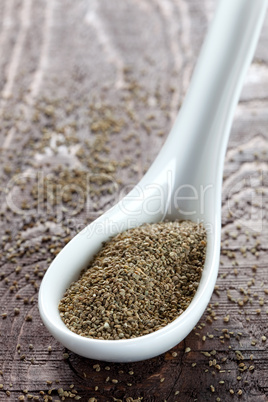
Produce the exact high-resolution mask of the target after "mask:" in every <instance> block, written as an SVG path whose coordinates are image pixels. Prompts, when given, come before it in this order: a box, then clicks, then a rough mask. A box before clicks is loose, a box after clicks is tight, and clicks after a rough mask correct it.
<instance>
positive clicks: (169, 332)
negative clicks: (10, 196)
mask: <svg viewBox="0 0 268 402" xmlns="http://www.w3.org/2000/svg"><path fill="white" fill-rule="evenodd" d="M266 7H267V0H254V1H252V0H236V1H233V0H220V1H219V4H218V7H217V10H216V14H215V17H214V19H213V21H212V24H211V26H210V29H209V32H208V35H207V38H206V40H205V43H204V45H203V48H202V51H201V54H200V57H199V60H198V63H197V65H196V68H195V72H194V74H193V78H192V82H191V85H190V88H189V90H188V93H187V95H186V98H185V101H184V104H183V106H182V107H181V110H180V112H179V115H178V117H177V119H176V121H175V124H174V126H173V128H172V130H171V132H170V134H169V136H168V138H167V140H166V142H165V144H164V146H163V148H162V150H161V151H160V153H159V155H158V156H157V158H156V160H155V161H154V163H153V164H152V166H151V168H150V169H149V170H148V172H147V173H146V175H145V176H144V177H143V179H142V180H141V181H140V182H139V183H138V185H137V186H136V187H135V188H134V189H133V190H132V191H131V192H130V193H129V194H128V195H127V196H126V197H125V198H123V199H122V200H121V201H120V202H119V203H118V204H116V205H115V206H114V207H113V208H111V209H110V210H109V211H108V212H106V213H105V214H104V215H102V216H101V217H99V218H98V219H96V220H95V221H94V222H93V223H91V224H90V225H88V226H87V227H86V228H85V229H84V230H82V231H81V232H80V233H79V234H78V235H76V236H75V237H74V238H73V239H72V240H71V241H70V242H69V243H68V244H67V245H66V246H65V247H64V249H63V250H62V251H61V252H60V253H59V254H58V256H57V257H56V258H55V260H54V261H53V262H52V264H51V266H50V267H49V269H48V270H47V272H46V274H45V276H44V278H43V281H42V283H41V287H40V291H39V311H40V315H41V318H42V320H43V322H44V324H45V325H46V327H47V329H48V330H49V331H50V332H51V334H52V335H53V336H54V337H55V338H56V339H57V340H59V341H60V342H61V343H62V344H63V345H64V346H66V347H67V348H68V349H70V350H72V351H73V352H75V353H77V354H79V355H81V356H84V357H88V358H92V359H98V360H104V361H110V362H133V361H139V360H145V359H149V358H151V357H154V356H157V355H159V354H161V353H163V352H165V351H167V350H169V349H171V348H172V347H174V346H175V345H176V344H178V343H179V342H180V341H181V340H183V339H184V338H185V337H186V336H187V335H188V333H189V332H190V331H191V330H192V329H193V327H194V326H195V325H196V324H197V322H198V321H199V319H200V318H201V316H202V314H203V313H204V311H205V309H206V307H207V305H208V303H209V300H210V297H211V295H212V292H213V289H214V286H215V282H216V279H217V274H218V266H219V255H220V233H221V186H222V174H223V166H224V156H225V152H226V147H227V142H228V137H229V133H230V128H231V123H232V119H233V114H234V110H235V107H236V104H237V102H238V99H239V95H240V91H241V88H242V84H243V80H244V77H245V74H246V72H247V68H248V66H249V64H250V62H251V59H252V57H253V54H254V50H255V47H256V44H257V41H258V37H259V33H260V30H261V27H262V22H263V19H264V15H265V11H266ZM227 27H228V28H227ZM163 219H167V220H175V219H180V220H185V219H190V220H192V221H194V222H198V223H201V222H202V223H203V225H204V227H205V229H206V233H207V250H206V260H205V265H204V269H203V273H202V277H201V281H200V284H199V287H198V289H197V292H196V294H195V296H194V298H193V300H192V302H191V303H190V305H189V307H188V308H187V309H186V310H185V311H184V312H183V313H182V314H181V315H180V316H179V317H178V318H177V319H175V320H174V321H173V322H171V323H170V324H168V325H166V326H165V327H164V328H162V329H160V330H157V331H155V332H153V333H150V334H148V335H143V336H140V337H137V338H132V339H122V340H100V339H92V338H86V337H83V336H80V335H77V334H75V333H73V332H72V331H70V330H69V329H68V328H67V327H66V326H65V324H64V323H63V321H62V320H61V318H60V315H59V311H58V304H59V301H60V299H61V298H62V296H63V294H64V292H65V290H66V289H67V288H68V287H69V286H70V284H71V282H72V281H74V280H76V279H78V277H79V275H80V273H81V271H82V269H83V268H85V267H86V266H87V265H88V263H89V261H90V260H91V259H92V258H93V256H94V255H95V254H96V253H97V252H98V251H99V250H100V248H101V246H102V243H103V242H105V241H107V240H109V239H110V238H111V237H113V236H115V235H116V234H118V233H120V232H122V231H124V230H126V229H130V228H133V227H136V226H140V225H142V224H143V223H155V222H160V221H162V220H163Z"/></svg>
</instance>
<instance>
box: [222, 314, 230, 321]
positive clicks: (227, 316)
mask: <svg viewBox="0 0 268 402" xmlns="http://www.w3.org/2000/svg"><path fill="white" fill-rule="evenodd" d="M223 321H224V322H229V321H230V315H229V314H227V315H226V316H225V317H224V318H223Z"/></svg>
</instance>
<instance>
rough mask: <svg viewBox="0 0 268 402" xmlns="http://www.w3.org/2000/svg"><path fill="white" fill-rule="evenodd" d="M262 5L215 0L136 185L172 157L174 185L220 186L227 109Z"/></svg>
mask: <svg viewBox="0 0 268 402" xmlns="http://www.w3.org/2000/svg"><path fill="white" fill-rule="evenodd" d="M267 4H268V1H267V0H220V1H219V3H218V6H217V10H216V13H215V17H214V19H213V21H212V23H211V25H210V28H209V31H208V34H207V37H206V40H205V42H204V45H203V47H202V50H201V53H200V56H199V59H198V62H197V65H196V67H195V71H194V74H193V77H192V81H191V84H190V87H189V89H188V92H187V95H186V97H185V100H184V102H183V106H182V107H181V110H180V112H179V114H178V117H177V119H176V121H175V124H174V126H173V128H172V130H171V132H170V134H169V136H168V138H167V141H166V143H165V144H164V146H163V148H162V150H161V152H160V154H159V155H158V157H157V158H156V160H155V162H154V163H153V165H152V166H151V168H150V169H149V171H148V173H147V174H146V176H145V177H144V179H143V180H142V181H141V182H140V184H141V185H143V184H146V183H150V182H153V181H154V180H156V178H157V176H159V172H161V171H162V172H163V170H165V169H166V170H167V169H170V166H171V160H172V159H173V160H174V161H175V162H174V163H175V164H176V168H175V169H176V170H175V171H176V174H175V176H176V179H174V180H175V182H176V183H175V184H174V186H175V187H176V188H178V186H180V185H182V184H183V183H191V184H194V183H195V182H196V183H198V184H199V183H200V181H204V180H205V181H206V182H211V183H220V184H219V185H220V186H221V181H222V178H221V176H222V171H223V163H224V156H225V152H226V147H227V142H228V137H229V133H230V128H231V124H232V119H233V114H234V111H235V107H236V105H237V102H238V99H239V96H240V92H241V88H242V85H243V82H244V78H245V75H246V72H247V70H248V67H249V65H250V62H251V60H252V58H253V54H254V51H255V48H256V45H257V41H258V38H259V34H260V31H261V27H262V24H263V20H264V16H265V12H266V8H267ZM168 166H169V167H168ZM180 172H181V173H180Z"/></svg>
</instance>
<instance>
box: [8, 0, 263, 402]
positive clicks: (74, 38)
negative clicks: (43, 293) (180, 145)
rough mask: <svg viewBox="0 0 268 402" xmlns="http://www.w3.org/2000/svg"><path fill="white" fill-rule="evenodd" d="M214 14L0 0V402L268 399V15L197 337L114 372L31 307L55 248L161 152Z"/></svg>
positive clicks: (188, 4) (236, 129)
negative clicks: (215, 273)
mask: <svg viewBox="0 0 268 402" xmlns="http://www.w3.org/2000/svg"><path fill="white" fill-rule="evenodd" d="M214 8H215V1H213V0H187V1H186V0H151V1H148V0H147V1H146V0H136V1H133V0H124V1H119V0H114V1H108V0H91V1H90V0H89V1H86V0H76V1H71V0H64V1H63V0H46V1H44V0H43V1H42V0H2V1H1V2H0V95H1V97H0V146H1V157H0V158H1V161H0V171H1V182H0V197H1V204H0V214H1V224H0V228H1V229H0V230H1V236H0V239H1V251H0V253H1V268H0V300H1V306H0V309H1V317H0V325H1V328H0V331H1V332H0V370H1V372H0V384H1V385H0V400H1V401H8V400H10V401H16V400H18V398H20V399H21V400H23V396H24V398H25V400H30V399H27V398H31V397H32V398H34V400H53V401H56V400H62V397H63V396H64V397H65V400H66V401H67V400H75V399H74V397H75V396H76V398H77V399H79V397H80V398H81V399H80V400H81V401H88V400H90V401H98V402H102V401H116V400H124V401H129V402H130V401H133V400H136V401H141V400H143V401H165V400H166V401H169V402H172V401H178V402H188V401H199V402H204V401H219V400H220V401H224V402H228V401H238V400H243V401H250V402H267V401H268V350H267V345H268V340H267V341H265V338H262V336H267V337H268V331H267V318H268V295H267V293H268V266H267V265H268V257H267V243H268V242H267V240H268V231H267V195H268V173H267V160H268V149H267V142H268V52H267V45H268V18H266V20H265V24H264V27H263V30H262V34H261V38H260V42H259V45H258V48H257V51H256V55H255V58H254V62H253V64H252V66H251V67H250V69H249V72H248V75H247V78H246V81H245V86H244V89H243V92H242V95H241V100H240V103H239V105H238V107H237V109H236V113H235V119H234V124H233V127H232V132H231V136H230V141H229V145H228V151H227V154H226V160H225V173H224V182H223V208H222V220H223V227H222V256H221V265H220V270H219V277H218V281H217V287H216V290H215V292H214V294H213V296H212V298H211V302H210V303H211V304H210V306H209V307H208V311H206V312H205V314H204V316H203V317H202V319H201V321H200V323H199V324H198V325H197V327H196V328H195V329H194V330H193V331H192V332H191V333H190V335H189V336H188V337H187V338H186V339H185V340H184V341H183V342H181V343H180V344H179V345H177V346H176V347H175V348H174V349H173V350H172V351H169V352H167V353H165V354H163V355H161V356H159V357H157V358H155V359H151V360H148V361H145V362H138V363H133V364H109V363H103V362H96V361H92V360H88V359H85V358H81V357H79V356H77V355H75V354H74V353H72V352H69V351H66V350H65V349H64V347H63V346H62V345H60V344H59V343H58V342H57V341H55V340H54V339H53V338H52V337H51V336H50V334H49V333H48V331H47V330H46V329H45V327H44V326H43V324H42V322H41V319H40V317H39V312H38V305H37V298H38V288H39V285H40V282H41V279H42V276H43V274H44V272H45V271H46V269H47V267H48V266H49V264H50V261H51V260H52V259H53V258H54V256H55V255H56V254H57V253H58V251H59V250H60V249H61V248H62V246H63V244H64V243H66V242H67V241H68V240H69V239H70V238H71V237H72V236H73V235H74V234H75V233H77V231H79V230H80V229H81V228H82V227H84V225H85V224H86V223H89V222H90V221H92V220H93V219H95V218H96V217H97V216H99V215H100V214H101V213H102V211H105V210H107V209H108V208H109V206H110V205H113V204H114V203H115V202H116V201H117V200H118V199H119V198H120V197H121V196H122V195H123V194H124V193H126V192H127V191H129V190H130V188H131V187H132V186H133V185H134V184H136V183H137V182H138V180H139V179H140V178H141V177H142V175H143V173H144V171H146V169H147V168H148V166H150V163H151V162H152V161H153V160H154V158H155V156H156V154H157V153H158V151H159V150H160V148H161V145H162V144H163V141H164V139H165V137H166V135H167V134H168V132H169V129H170V127H171V125H172V122H173V121H174V117H175V116H176V113H177V111H178V110H179V107H180V104H181V102H182V100H183V97H184V95H185V92H186V89H187V87H188V84H189V80H190V77H191V73H192V70H193V67H194V65H195V62H196V57H197V55H198V52H199V50H200V46H201V44H202V41H203V39H204V35H205V33H206V30H207V26H208V23H209V20H210V19H211V18H212V15H213V10H214ZM226 29H228V27H226ZM193 118H194V116H193ZM226 317H227V318H226ZM228 317H229V321H228ZM227 321H228V322H227ZM188 347H189V348H190V349H191V351H190V352H189V353H186V352H185V350H186V348H188ZM107 366H108V367H107ZM113 380H117V381H113ZM230 389H232V390H233V392H234V394H233V395H232V394H231V393H230ZM239 390H241V392H242V395H239ZM40 391H41V392H40ZM63 391H65V394H63V393H62V392H63ZM59 395H60V396H59ZM37 398H39V399H37ZM49 398H50V399H49ZM90 398H95V399H90ZM217 398H218V399H217ZM32 400H33V399H32Z"/></svg>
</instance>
